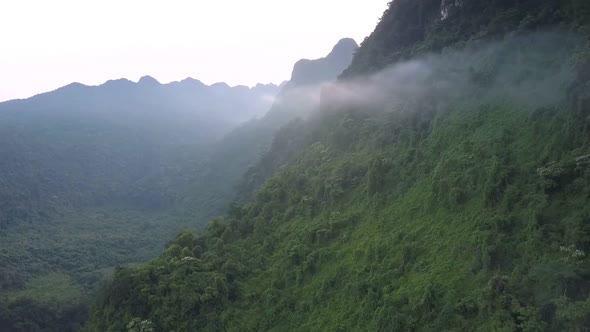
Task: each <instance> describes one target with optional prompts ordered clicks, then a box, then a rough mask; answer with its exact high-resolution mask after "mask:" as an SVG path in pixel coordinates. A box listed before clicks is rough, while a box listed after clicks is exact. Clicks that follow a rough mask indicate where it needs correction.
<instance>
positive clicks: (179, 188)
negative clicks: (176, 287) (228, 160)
mask: <svg viewBox="0 0 590 332" xmlns="http://www.w3.org/2000/svg"><path fill="white" fill-rule="evenodd" d="M277 92H278V87H277V86H275V85H257V86H255V87H254V88H248V87H229V86H228V85H226V84H215V85H212V86H206V85H204V84H202V83H201V82H199V81H197V80H194V79H186V80H183V81H181V82H173V83H170V84H160V83H159V82H158V81H156V80H155V79H154V78H151V77H149V76H145V77H142V78H141V79H140V80H139V82H137V83H134V82H131V81H129V80H125V79H121V80H112V81H108V82H106V83H105V84H102V85H100V86H85V85H82V84H79V83H73V84H70V85H67V86H65V87H62V88H59V89H57V90H55V91H52V92H49V93H44V94H40V95H37V96H34V97H32V98H29V99H24V100H13V101H8V102H4V103H0V141H2V145H1V146H0V307H1V308H4V307H3V305H8V306H15V307H19V305H21V304H22V305H23V306H24V307H26V308H28V307H34V308H37V309H38V310H39V312H45V311H48V312H47V313H44V314H40V313H39V317H41V318H40V319H45V320H47V324H49V325H48V326H51V324H50V323H49V321H52V318H49V317H50V316H52V315H55V314H56V313H59V312H65V313H68V315H71V316H68V317H69V318H67V319H65V318H64V319H65V320H66V322H67V324H66V323H63V322H62V323H59V324H62V326H65V325H63V324H66V325H68V324H69V325H68V326H70V325H72V326H73V325H75V324H76V322H78V323H79V321H80V320H83V319H84V318H83V316H84V313H85V312H86V311H87V310H86V309H85V308H86V307H85V303H86V302H87V298H88V294H89V293H91V292H93V291H94V289H96V288H97V287H98V285H100V283H101V282H102V280H103V278H104V276H105V275H107V274H108V273H110V271H111V270H112V268H113V267H114V266H116V265H119V264H129V263H133V262H141V261H146V260H148V259H150V258H153V257H155V256H157V254H158V252H159V251H160V250H161V248H162V247H163V245H164V244H165V243H166V241H167V240H168V239H169V238H170V237H172V236H173V235H174V234H176V233H177V232H178V231H179V230H181V229H183V228H185V227H188V226H189V225H194V224H196V225H199V224H203V223H205V221H206V220H208V219H209V218H212V217H214V216H216V215H217V214H219V213H221V211H223V209H224V208H225V204H223V202H219V203H218V205H216V204H215V203H216V202H209V201H207V202H204V203H202V205H199V206H195V204H190V202H189V201H188V200H187V198H188V197H190V196H191V195H195V194H196V193H200V196H206V195H207V191H208V188H207V187H200V186H198V179H199V177H200V176H201V174H200V173H199V169H200V167H202V166H201V165H203V164H204V162H205V161H206V155H207V153H208V150H207V149H208V147H209V146H210V145H211V144H214V143H215V142H216V141H218V140H219V139H220V138H221V137H222V136H223V135H224V134H226V133H228V132H229V131H230V130H231V129H233V128H235V127H237V126H238V125H240V124H241V123H244V122H245V121H247V120H250V119H252V118H255V117H257V116H262V115H263V114H264V113H265V112H266V111H268V109H269V108H270V106H271V102H272V100H273V99H274V96H275V95H276V93H277ZM197 203H201V202H197ZM193 208H194V209H196V211H194V210H193ZM189 210H190V215H187V214H188V212H185V211H189ZM19 301H20V302H19ZM47 301H50V302H51V303H52V306H51V308H50V307H48V306H47V305H46V304H43V303H45V302H47ZM19 303H20V304H19ZM14 310H16V309H14ZM0 312H3V313H4V314H6V315H10V314H11V312H13V310H12V309H10V310H9V309H4V310H2V309H0ZM0 316H2V315H0ZM43 317H45V318H43ZM72 317H74V318H72ZM81 317H82V318H81ZM3 319H8V321H9V322H10V323H5V324H4V323H1V322H4V320H3ZM14 319H18V317H17V318H14V317H12V318H5V317H4V316H2V318H0V330H3V331H5V330H7V329H8V330H10V329H9V328H8V327H6V325H8V326H13V322H14ZM55 324H58V323H55ZM50 329H57V330H60V329H61V328H55V327H54V328H50ZM68 329H73V327H71V328H68ZM17 330H19V331H22V330H25V331H29V330H35V328H33V327H30V328H28V327H23V328H19V329H17Z"/></svg>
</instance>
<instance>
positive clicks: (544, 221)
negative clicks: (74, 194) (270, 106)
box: [85, 0, 590, 331]
mask: <svg viewBox="0 0 590 332" xmlns="http://www.w3.org/2000/svg"><path fill="white" fill-rule="evenodd" d="M589 24H590V3H588V2H587V1H581V0H567V1H549V0H545V1H533V0H520V1H507V0H494V1H482V0H463V1H440V0H421V1H416V0H396V1H393V2H391V3H390V5H389V9H388V10H387V11H386V12H385V13H384V15H383V17H382V19H381V20H380V22H379V24H378V25H377V27H376V29H375V31H374V32H373V34H371V36H369V37H368V38H367V39H366V40H365V41H364V42H363V43H362V45H361V47H360V49H359V50H358V51H357V52H356V53H355V56H354V58H353V60H352V65H351V66H350V67H349V68H348V69H347V70H346V71H345V72H344V73H343V75H342V76H341V78H340V79H339V81H338V82H336V83H335V84H333V85H329V86H327V87H325V88H324V89H323V91H322V100H321V103H320V105H321V106H320V107H319V109H318V110H317V112H313V113H312V114H311V115H310V117H309V118H307V119H305V120H295V121H294V122H291V123H290V124H289V125H287V126H285V127H283V128H282V129H281V130H280V131H279V132H277V133H276V135H275V137H274V140H273V143H272V144H271V146H270V149H269V150H268V152H266V153H265V154H264V155H263V156H262V157H261V159H260V161H259V162H258V163H257V164H255V167H253V168H250V169H249V170H248V171H247V172H246V174H245V177H244V179H243V180H242V185H241V186H240V188H243V189H242V190H241V192H243V195H242V196H241V199H240V200H238V201H237V202H236V203H235V204H232V205H231V206H230V208H229V209H228V211H227V213H226V214H225V216H223V217H220V218H215V219H213V220H211V221H210V222H209V223H208V225H207V226H206V228H205V229H204V230H202V231H198V232H196V233H195V232H191V231H184V232H181V233H180V234H178V235H177V236H176V238H175V239H174V240H172V241H170V242H169V243H168V244H167V245H166V249H165V250H164V252H163V253H162V254H161V255H160V257H159V258H157V259H155V260H152V261H150V262H149V263H146V264H142V265H139V266H134V267H120V268H117V269H116V270H115V271H114V276H113V279H112V281H111V282H110V283H108V284H107V285H105V287H104V289H103V290H102V291H101V293H100V294H99V296H98V297H97V301H96V302H95V304H94V305H93V308H92V314H91V317H90V321H89V322H88V323H87V324H86V326H85V329H86V330H89V331H291V330H300V331H587V330H589V329H590V300H589V295H590V260H589V259H588V258H587V254H588V253H589V252H590V204H589V202H590V94H589V93H588V87H589V86H590V85H589V84H590V26H589ZM252 188H257V189H255V193H254V194H253V195H249V193H250V192H251V191H252Z"/></svg>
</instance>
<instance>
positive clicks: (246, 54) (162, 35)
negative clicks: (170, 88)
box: [0, 0, 389, 101]
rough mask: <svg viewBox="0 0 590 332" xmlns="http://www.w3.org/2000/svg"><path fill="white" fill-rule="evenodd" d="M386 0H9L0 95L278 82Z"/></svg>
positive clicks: (369, 25)
mask: <svg viewBox="0 0 590 332" xmlns="http://www.w3.org/2000/svg"><path fill="white" fill-rule="evenodd" d="M388 2H389V0H297V1H284V0H282V1H281V0H249V1H244V0H224V1H222V0H217V1H213V0H192V1H188V0H166V1H164V0H161V1H153V0H95V1H88V0H3V1H2V3H1V4H0V31H1V32H0V36H1V38H0V45H1V46H0V47H1V48H0V101H1V100H8V99H14V98H26V97H30V96H32V95H34V94H37V93H41V92H45V91H50V90H53V89H56V88H58V87H60V86H63V85H66V84H69V83H71V82H80V83H84V84H89V85H97V84H101V83H103V82H104V81H106V80H108V79H116V78H122V77H124V78H128V79H130V80H133V81H137V80H138V79H139V78H140V77H141V76H143V75H151V76H153V77H155V78H156V79H158V80H159V81H160V82H162V83H167V82H170V81H176V80H181V79H184V78H186V77H188V76H190V77H193V78H196V79H199V80H201V81H203V82H204V83H207V84H212V83H216V82H221V81H223V82H227V83H228V84H230V85H238V84H242V85H248V86H251V85H254V84H256V83H259V82H260V83H270V82H273V83H280V82H282V81H283V80H286V79H288V78H289V76H290V74H291V69H292V65H293V64H294V63H295V61H297V60H299V59H301V58H318V57H322V56H324V55H326V54H327V53H328V52H329V51H330V50H331V48H332V46H333V45H334V44H335V43H336V42H337V41H338V40H339V39H340V38H343V37H352V38H354V39H355V40H356V41H357V42H358V43H360V42H362V40H363V39H364V38H365V37H366V36H367V35H368V34H370V33H371V31H373V29H374V28H375V25H376V24H377V22H378V20H379V18H380V17H381V15H382V14H383V11H384V10H385V9H386V8H387V3H388Z"/></svg>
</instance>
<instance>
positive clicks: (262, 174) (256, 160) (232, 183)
mask: <svg viewBox="0 0 590 332" xmlns="http://www.w3.org/2000/svg"><path fill="white" fill-rule="evenodd" d="M357 48H358V45H357V44H356V42H355V41H354V40H352V39H349V38H345V39H342V40H340V41H339V42H338V43H337V44H336V45H335V46H334V48H333V50H332V51H331V52H330V53H329V54H328V55H327V56H326V57H324V58H320V59H316V60H300V61H298V62H297V63H296V64H295V65H294V67H293V73H292V76H291V79H290V80H289V81H287V82H286V83H284V84H282V85H281V90H280V92H279V93H278V94H277V96H276V99H275V101H274V103H273V105H272V106H271V108H270V110H269V111H268V112H267V113H266V114H265V115H264V116H263V117H260V118H256V119H253V120H251V121H248V122H247V123H244V124H242V125H241V126H239V127H238V128H236V129H234V130H232V131H231V132H230V133H228V134H227V135H226V136H224V137H223V138H222V139H221V140H220V141H219V142H217V143H216V144H213V145H211V146H210V148H209V151H211V153H210V154H209V155H208V159H207V160H208V161H207V164H206V165H207V167H206V170H204V174H206V175H205V176H203V177H202V179H203V181H204V182H202V183H201V185H202V186H205V187H207V188H210V189H211V194H212V195H213V196H214V197H216V198H214V199H216V200H218V201H223V202H224V204H223V205H224V206H225V205H227V204H229V203H230V202H231V199H232V198H234V199H236V200H238V201H241V200H243V199H245V198H246V197H248V196H249V195H250V194H251V193H252V192H253V191H254V190H255V189H256V188H258V187H259V186H260V184H261V183H262V182H263V181H264V180H265V179H266V177H267V176H268V175H269V174H270V173H271V172H272V171H273V170H274V168H275V167H276V166H277V165H275V163H274V162H272V161H270V160H265V159H261V157H262V156H263V154H264V153H266V152H267V151H268V150H269V149H271V146H274V145H277V144H283V145H284V144H288V145H293V146H294V143H288V142H281V138H280V137H274V135H275V133H276V132H277V131H278V130H279V129H280V128H281V127H283V126H296V125H297V123H299V121H297V120H296V119H300V118H305V117H308V116H309V114H310V113H312V112H313V111H316V110H317V109H318V107H319V96H320V93H321V89H322V87H323V86H324V85H325V84H328V83H330V82H332V81H334V80H335V79H336V78H337V77H338V76H339V75H340V74H341V73H342V72H343V71H344V69H346V68H347V67H348V65H350V61H351V60H352V56H353V54H354V52H355V51H356V49H357ZM302 64H303V65H302ZM310 69H313V70H310ZM291 121H294V123H293V124H289V123H290V122H291ZM273 150H274V151H276V150H277V149H273ZM283 152H284V153H286V152H287V150H284V151H283ZM285 158H286V156H285ZM277 161H278V159H277ZM245 172H247V173H248V175H244V173H245ZM203 198H204V197H202V196H200V197H195V198H194V199H195V200H200V199H203ZM207 199H210V198H207Z"/></svg>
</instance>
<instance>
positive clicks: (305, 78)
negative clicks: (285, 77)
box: [290, 38, 359, 85]
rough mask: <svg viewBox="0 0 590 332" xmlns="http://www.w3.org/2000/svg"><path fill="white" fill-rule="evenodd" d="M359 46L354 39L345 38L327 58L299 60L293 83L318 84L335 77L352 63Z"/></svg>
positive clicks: (292, 79) (292, 77) (294, 70)
mask: <svg viewBox="0 0 590 332" xmlns="http://www.w3.org/2000/svg"><path fill="white" fill-rule="evenodd" d="M358 47H359V46H358V44H357V43H356V42H355V41H354V39H351V38H344V39H341V40H340V41H339V42H338V43H337V44H336V45H335V46H334V48H333V49H332V52H330V54H328V55H327V56H326V57H325V58H321V59H316V60H307V59H302V60H299V61H298V62H297V63H296V64H295V66H294V68H293V72H292V74H291V81H290V82H291V84H293V85H302V84H316V83H321V82H325V81H330V80H333V79H335V78H336V77H337V76H338V75H340V74H341V73H342V71H343V70H344V69H346V68H347V67H348V66H349V65H350V63H351V61H352V57H353V55H354V52H355V51H356V50H357V49H358Z"/></svg>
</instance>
